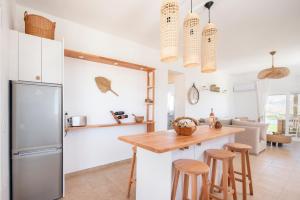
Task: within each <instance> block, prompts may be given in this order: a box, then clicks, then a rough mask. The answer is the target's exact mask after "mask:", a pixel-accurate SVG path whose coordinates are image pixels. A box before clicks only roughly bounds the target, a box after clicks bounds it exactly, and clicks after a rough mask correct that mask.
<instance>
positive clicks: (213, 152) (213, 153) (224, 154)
mask: <svg viewBox="0 0 300 200" xmlns="http://www.w3.org/2000/svg"><path fill="white" fill-rule="evenodd" d="M206 153H207V155H208V156H210V157H212V158H215V159H218V160H223V159H229V158H234V157H235V153H232V152H230V151H227V150H224V149H208V150H206Z"/></svg>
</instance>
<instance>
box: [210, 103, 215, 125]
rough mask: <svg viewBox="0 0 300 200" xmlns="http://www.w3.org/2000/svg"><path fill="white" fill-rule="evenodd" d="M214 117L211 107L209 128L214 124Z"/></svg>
mask: <svg viewBox="0 0 300 200" xmlns="http://www.w3.org/2000/svg"><path fill="white" fill-rule="evenodd" d="M215 121H216V117H215V114H214V110H213V108H211V111H210V114H209V128H213V127H214V126H215Z"/></svg>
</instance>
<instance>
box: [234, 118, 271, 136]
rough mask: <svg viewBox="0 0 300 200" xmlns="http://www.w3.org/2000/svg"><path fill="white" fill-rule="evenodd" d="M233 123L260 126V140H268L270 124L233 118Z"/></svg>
mask: <svg viewBox="0 0 300 200" xmlns="http://www.w3.org/2000/svg"><path fill="white" fill-rule="evenodd" d="M232 125H237V126H249V127H259V129H260V140H266V137H267V135H266V134H267V129H268V124H265V123H259V122H249V121H240V120H235V119H233V120H232Z"/></svg>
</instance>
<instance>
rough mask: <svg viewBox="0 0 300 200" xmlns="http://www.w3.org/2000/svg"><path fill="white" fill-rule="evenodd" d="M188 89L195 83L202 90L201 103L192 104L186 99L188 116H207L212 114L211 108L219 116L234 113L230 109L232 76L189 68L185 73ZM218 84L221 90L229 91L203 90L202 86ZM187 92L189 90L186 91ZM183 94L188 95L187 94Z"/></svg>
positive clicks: (223, 116)
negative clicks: (205, 72)
mask: <svg viewBox="0 0 300 200" xmlns="http://www.w3.org/2000/svg"><path fill="white" fill-rule="evenodd" d="M185 77H186V78H185V79H186V81H185V83H186V85H185V86H186V91H188V90H189V88H190V87H191V86H192V85H193V83H195V85H196V87H197V88H198V89H199V90H200V99H199V103H198V104H196V105H191V104H189V103H188V101H186V116H191V117H195V118H197V119H198V118H199V117H201V118H207V117H208V116H209V114H210V109H211V108H213V109H214V113H215V115H216V116H217V117H220V118H227V117H230V116H231V115H232V111H231V109H230V105H231V91H232V89H231V88H232V85H231V82H230V77H229V76H228V75H226V74H225V73H223V72H220V71H218V72H215V73H212V74H202V73H201V72H200V69H199V68H190V69H187V71H186V73H185ZM211 84H217V85H218V86H220V87H221V90H224V89H225V90H227V93H216V92H210V91H207V90H201V89H200V88H201V87H202V86H207V87H208V88H209V86H210V85H211ZM186 93H187V92H186ZM186 93H185V94H183V95H187V94H186Z"/></svg>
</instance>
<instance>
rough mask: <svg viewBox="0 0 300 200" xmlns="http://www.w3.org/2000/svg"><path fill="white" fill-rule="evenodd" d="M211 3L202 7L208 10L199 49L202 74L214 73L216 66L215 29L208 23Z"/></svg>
mask: <svg viewBox="0 0 300 200" xmlns="http://www.w3.org/2000/svg"><path fill="white" fill-rule="evenodd" d="M213 4H214V2H213V1H209V2H207V3H206V4H205V5H204V6H205V7H206V8H207V9H208V24H207V25H206V26H205V27H204V29H203V31H202V43H201V44H202V48H201V71H202V72H203V73H209V72H214V71H216V70H217V66H216V40H217V28H216V26H215V25H214V24H213V23H211V22H210V8H211V6H212V5H213Z"/></svg>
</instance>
